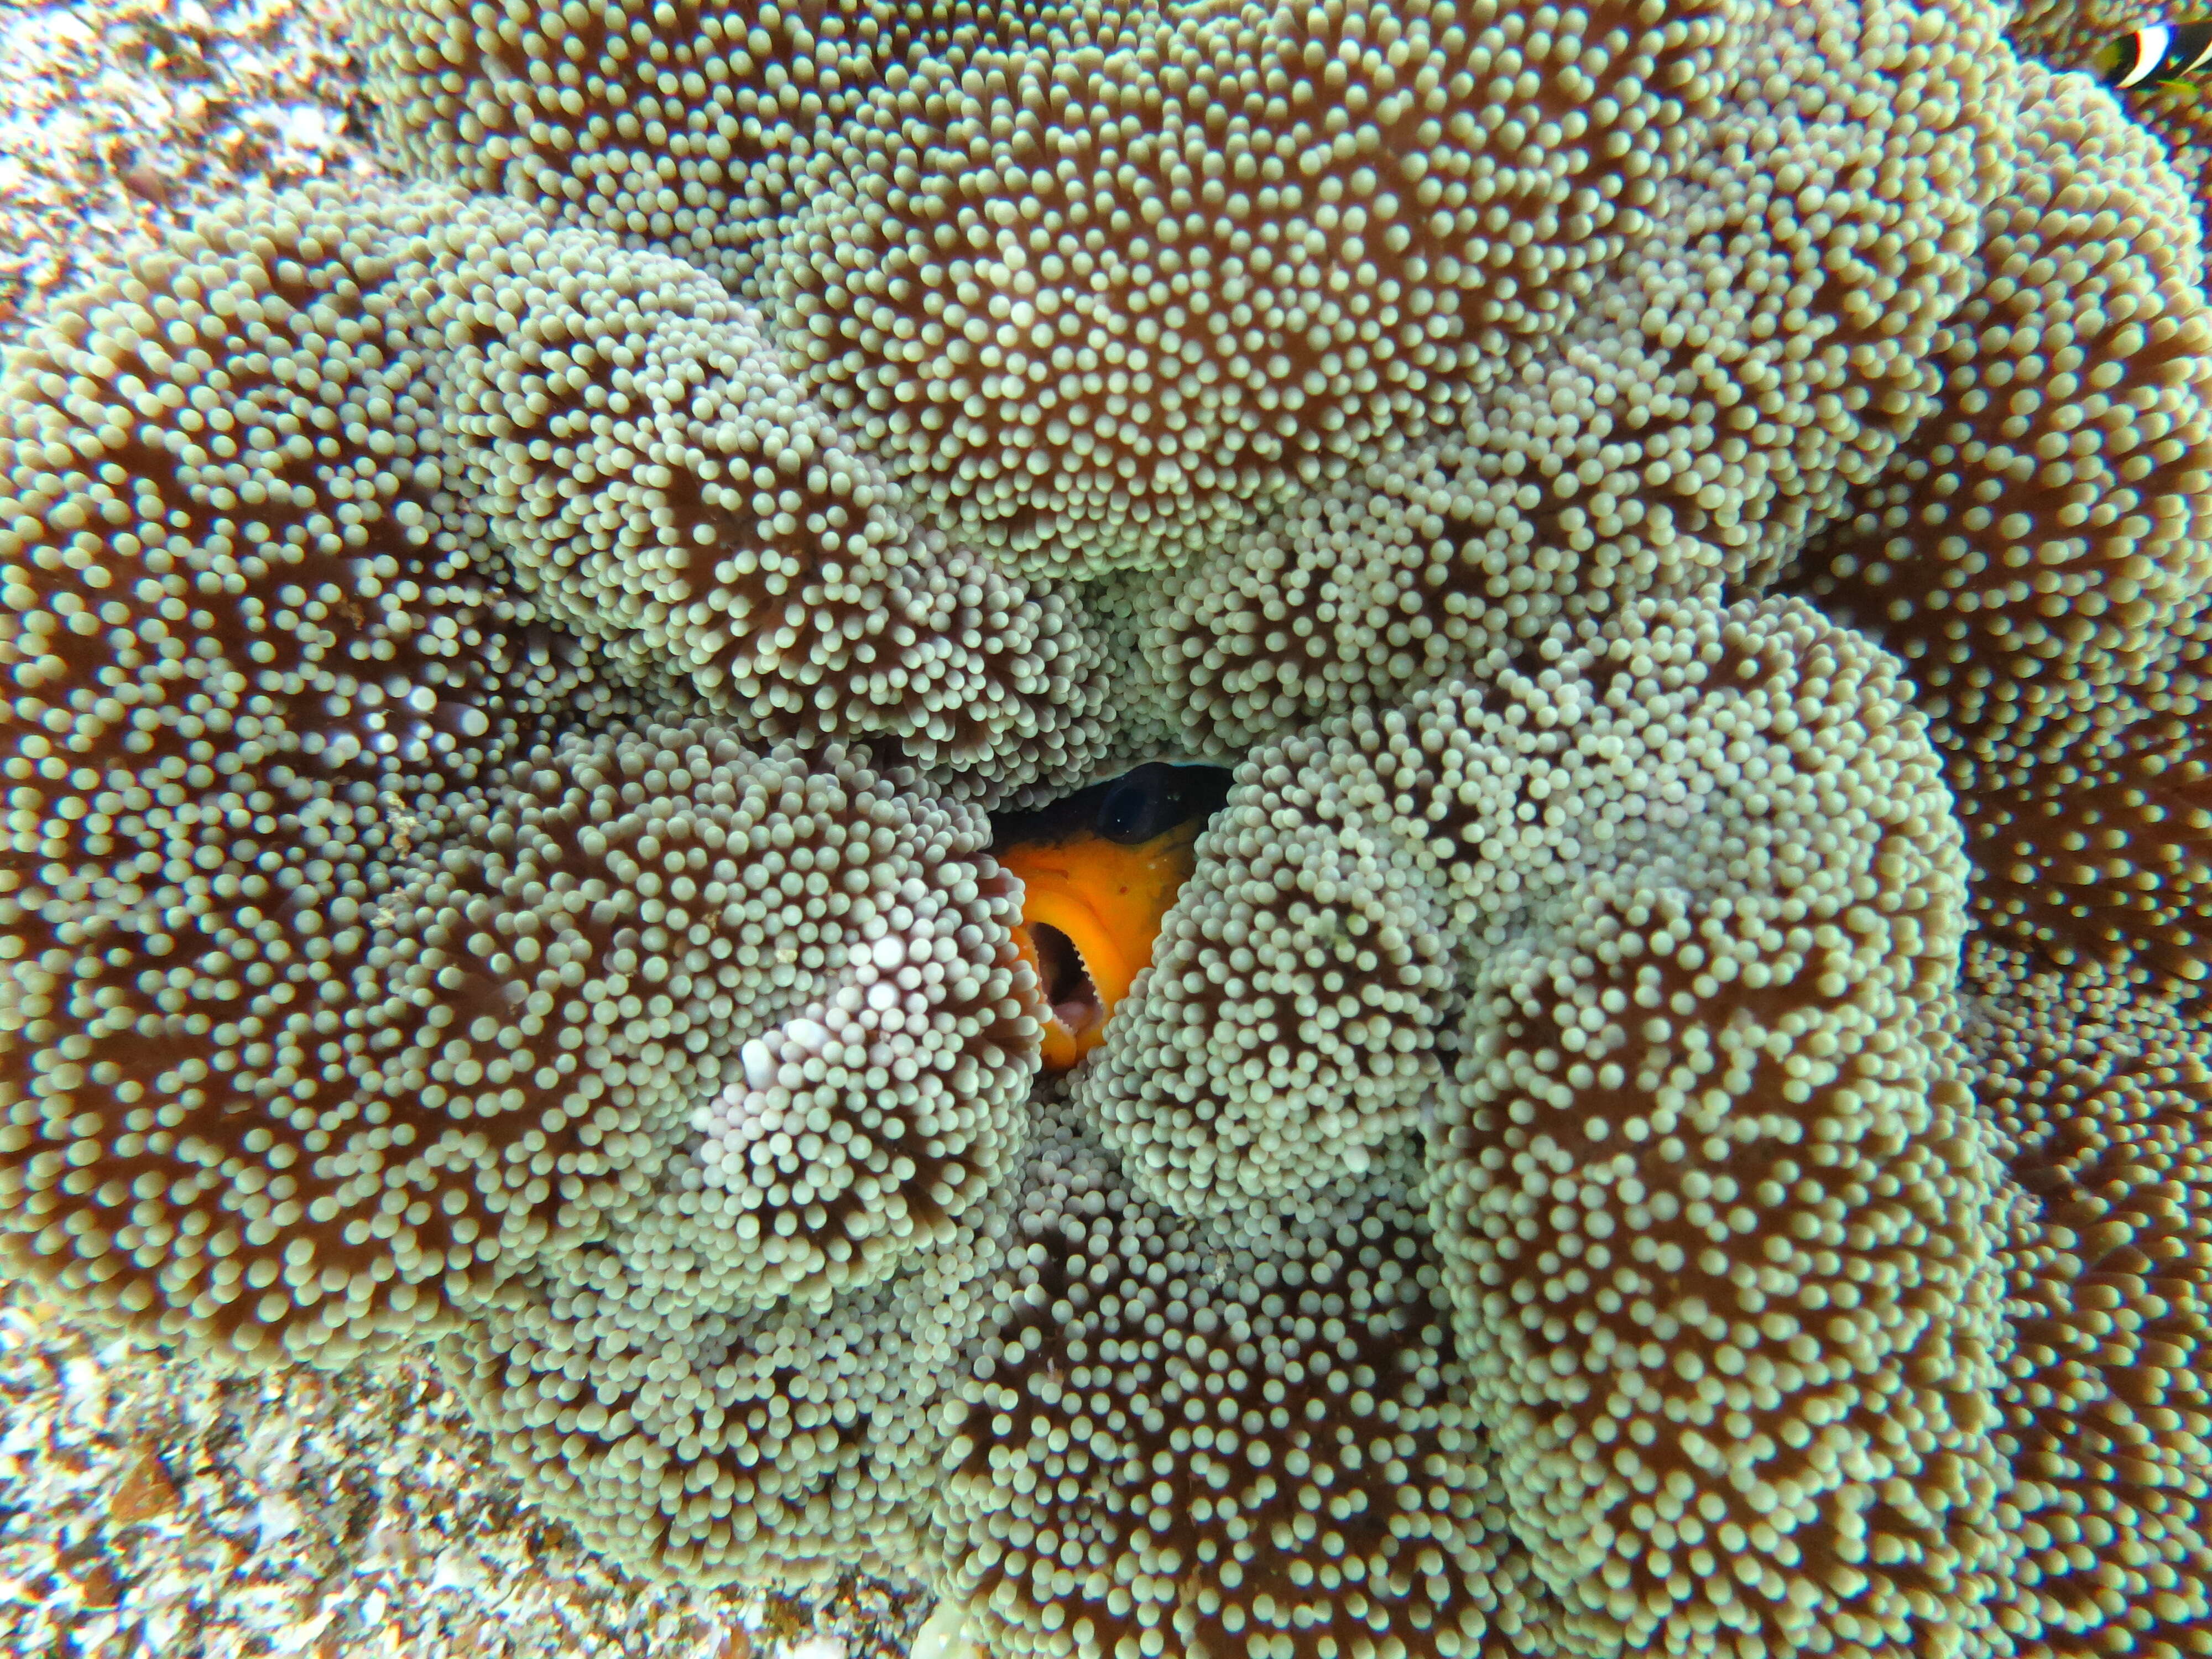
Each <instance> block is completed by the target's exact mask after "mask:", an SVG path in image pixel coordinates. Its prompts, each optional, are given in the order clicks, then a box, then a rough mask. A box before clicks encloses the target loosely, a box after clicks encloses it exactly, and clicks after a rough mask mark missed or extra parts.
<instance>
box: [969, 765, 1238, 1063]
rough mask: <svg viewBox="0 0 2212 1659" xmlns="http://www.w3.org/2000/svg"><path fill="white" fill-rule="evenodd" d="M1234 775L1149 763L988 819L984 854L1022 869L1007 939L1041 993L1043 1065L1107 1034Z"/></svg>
mask: <svg viewBox="0 0 2212 1659" xmlns="http://www.w3.org/2000/svg"><path fill="white" fill-rule="evenodd" d="M1228 797H1229V772H1228V770H1227V769H1225V768H1223V767H1218V766H1180V765H1176V764H1174V763H1170V762H1166V761H1152V762H1149V763H1146V764H1145V765H1143V766H1139V767H1138V768H1137V769H1135V770H1134V771H1133V772H1126V773H1124V774H1123V775H1121V776H1120V777H1118V778H1113V779H1109V781H1106V782H1104V783H1099V784H1093V785H1092V786H1091V787H1090V788H1088V789H1085V790H1082V791H1080V792H1079V793H1076V794H1073V795H1069V796H1067V797H1066V799H1061V800H1057V801H1054V802H1053V803H1052V805H1049V806H1046V807H1042V808H1040V809H1038V810H1037V811H1033V812H1022V813H1006V814H1002V815H1000V816H998V817H994V818H993V820H992V838H991V851H992V853H993V854H994V856H995V857H996V858H997V859H998V860H999V862H1000V864H1001V865H1003V866H1006V869H1007V870H1008V871H1010V872H1012V873H1013V874H1014V875H1016V876H1018V877H1020V878H1021V882H1022V923H1021V926H1020V927H1018V928H1017V929H1016V930H1015V940H1014V942H1015V944H1016V945H1017V946H1018V948H1019V950H1020V951H1021V953H1022V957H1023V959H1024V961H1026V962H1027V963H1029V964H1030V968H1031V969H1033V970H1034V971H1035V972H1036V976H1037V982H1038V984H1039V985H1040V986H1041V987H1042V988H1043V992H1044V1001H1045V1008H1046V1019H1045V1031H1044V1069H1045V1070H1046V1071H1048V1072H1055V1073H1056V1072H1065V1071H1066V1070H1068V1069H1069V1068H1070V1067H1072V1066H1074V1064H1075V1063H1076V1062H1077V1061H1078V1060H1081V1059H1082V1058H1083V1056H1084V1055H1085V1054H1089V1053H1090V1052H1091V1050H1092V1049H1093V1048H1097V1046H1098V1045H1099V1043H1100V1042H1103V1041H1104V1039H1105V1034H1106V1021H1107V1019H1108V1018H1109V1016H1110V1015H1111V1014H1112V1013H1113V1012H1114V1005H1115V1003H1117V1002H1119V1001H1120V1000H1121V999H1122V998H1123V997H1124V996H1126V995H1127V994H1128V991H1129V985H1130V981H1133V980H1134V979H1135V978H1136V977H1137V975H1138V974H1139V971H1141V970H1142V969H1143V968H1144V967H1145V965H1146V963H1149V962H1150V961H1151V960H1152V941H1153V940H1154V939H1157V938H1158V936H1159V931H1160V923H1161V922H1162V921H1164V920H1165V918H1166V916H1167V913H1168V909H1169V907H1170V906H1171V905H1173V904H1174V902H1175V900H1176V893H1177V892H1178V891H1179V890H1181V889H1182V884H1183V883H1184V882H1185V881H1186V880H1188V878H1189V876H1190V872H1191V868H1192V866H1193V864H1194V861H1195V856H1196V855H1195V845H1196V842H1197V841H1198V832H1199V831H1200V830H1201V829H1204V828H1205V827H1206V819H1207V818H1209V817H1212V815H1213V813H1214V812H1215V811H1218V809H1219V807H1220V805H1221V804H1222V803H1223V802H1224V801H1225V800H1226V799H1228Z"/></svg>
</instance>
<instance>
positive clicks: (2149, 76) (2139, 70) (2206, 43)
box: [2095, 18, 2212, 91]
mask: <svg viewBox="0 0 2212 1659" xmlns="http://www.w3.org/2000/svg"><path fill="white" fill-rule="evenodd" d="M2207 63H2212V18H2208V19H2206V20H2205V21H2203V22H2198V23H2151V24H2148V25H2146V26H2145V27H2142V28H2139V29H2137V30H2136V32H2135V33H2133V34H2124V35H2122V36H2121V37H2120V38H2119V39H2118V40H2113V41H2110V42H2108V43H2107V44H2106V45H2105V46H2100V47H2099V48H2098V49H2097V56H2096V59H2095V64H2096V70H2097V74H2098V76H2100V78H2101V79H2102V80H2103V82H2104V83H2105V84H2106V86H2108V87H2111V88H2114V89H2116V90H2122V91H2124V90H2125V89H2126V88H2129V87H2139V86H2142V85H2144V84H2145V83H2147V82H2148V84H2150V85H2154V86H2155V85H2157V84H2158V83H2159V82H2162V81H2174V80H2179V78H2180V77H2181V76H2185V75H2190V74H2193V73H2194V72H2195V71H2197V70H2200V69H2202V68H2203V67H2204V65H2205V64H2207Z"/></svg>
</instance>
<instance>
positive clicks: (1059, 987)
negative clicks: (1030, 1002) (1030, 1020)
mask: <svg viewBox="0 0 2212 1659" xmlns="http://www.w3.org/2000/svg"><path fill="white" fill-rule="evenodd" d="M1024 925H1025V926H1026V927H1027V928H1028V932H1029V936H1030V948H1031V949H1033V950H1034V951H1036V959H1037V968H1038V970H1039V977H1040V978H1041V980H1042V981H1043V983H1042V989H1043V992H1044V1006H1046V1007H1047V1008H1048V1009H1050V1010H1051V1011H1052V1017H1053V1018H1054V1021H1055V1022H1057V1023H1058V1024H1060V1026H1061V1028H1062V1029H1064V1030H1067V1031H1069V1032H1071V1033H1074V1034H1076V1035H1078V1036H1080V1035H1081V1034H1082V1033H1084V1032H1086V1031H1088V1030H1091V1027H1093V1026H1094V1025H1103V1024H1105V1023H1106V1006H1105V1004H1104V1003H1103V1001H1101V1000H1100V999H1099V995H1098V987H1097V984H1096V983H1094V982H1093V981H1092V980H1091V970H1090V969H1088V968H1086V967H1085V966H1084V965H1083V952H1082V951H1079V950H1077V949H1076V948H1075V941H1074V940H1073V939H1070V938H1068V936H1067V935H1066V934H1065V933H1061V932H1060V929H1059V928H1057V927H1054V926H1053V925H1052V924H1051V923H1049V922H1044V921H1040V922H1034V923H1027V924H1024Z"/></svg>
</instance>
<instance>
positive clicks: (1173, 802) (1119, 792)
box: [1093, 761, 1229, 847]
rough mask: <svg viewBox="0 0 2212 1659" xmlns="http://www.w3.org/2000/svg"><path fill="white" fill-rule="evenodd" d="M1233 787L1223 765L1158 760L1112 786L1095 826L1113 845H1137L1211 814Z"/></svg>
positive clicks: (1102, 803) (1098, 832)
mask: <svg viewBox="0 0 2212 1659" xmlns="http://www.w3.org/2000/svg"><path fill="white" fill-rule="evenodd" d="M1228 786H1229V774H1228V773H1227V771H1225V769H1222V768H1220V767H1216V766H1172V765H1170V764H1168V763H1166V762H1164V761H1153V762H1151V763H1148V764H1146V765H1144V766H1140V767H1139V768H1137V769H1136V770H1135V771H1133V772H1131V773H1129V774H1127V775H1126V776H1123V777H1121V778H1117V779H1115V781H1114V782H1113V783H1112V784H1110V785H1109V786H1108V787H1107V790H1106V793H1105V794H1104V795H1103V797H1102V798H1101V799H1100V800H1099V803H1098V816H1097V818H1096V819H1095V820H1094V826H1093V827H1094V828H1095V829H1096V830H1097V834H1099V835H1100V836H1103V837H1104V838H1105V839H1106V840H1108V841H1110V842H1118V843H1120V844H1121V846H1124V847H1134V846H1137V845H1139V843H1140V842H1148V841H1150V840H1152V837H1153V836H1159V835H1164V834H1165V833H1166V832H1167V831H1169V830H1170V829H1174V828H1175V827H1176V825H1177V824H1179V823H1185V822H1187V821H1188V820H1189V819H1191V818H1194V817H1204V816H1210V815H1211V814H1212V813H1213V812H1214V811H1217V810H1218V809H1219V807H1220V805H1221V804H1222V802H1223V801H1224V800H1225V799H1227V798H1228V794H1229V787H1228Z"/></svg>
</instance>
